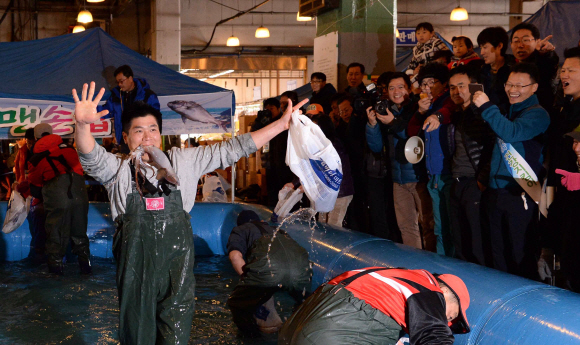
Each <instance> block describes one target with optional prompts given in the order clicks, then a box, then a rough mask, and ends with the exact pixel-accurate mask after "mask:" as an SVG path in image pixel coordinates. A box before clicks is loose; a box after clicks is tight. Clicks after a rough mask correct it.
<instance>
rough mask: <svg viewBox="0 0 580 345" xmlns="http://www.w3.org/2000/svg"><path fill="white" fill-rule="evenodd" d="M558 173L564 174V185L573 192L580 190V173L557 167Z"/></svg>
mask: <svg viewBox="0 0 580 345" xmlns="http://www.w3.org/2000/svg"><path fill="white" fill-rule="evenodd" d="M556 174H560V175H562V186H564V187H566V189H567V190H569V191H571V192H573V191H576V190H580V173H573V172H569V171H566V170H562V169H556Z"/></svg>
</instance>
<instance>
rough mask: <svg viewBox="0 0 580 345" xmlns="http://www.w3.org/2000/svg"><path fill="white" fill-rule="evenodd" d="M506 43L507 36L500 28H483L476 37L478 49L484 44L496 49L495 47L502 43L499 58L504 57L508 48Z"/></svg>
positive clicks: (507, 40)
mask: <svg viewBox="0 0 580 345" xmlns="http://www.w3.org/2000/svg"><path fill="white" fill-rule="evenodd" d="M508 42H509V37H508V34H507V32H506V31H505V29H504V28H502V27H501V26H493V27H489V28H485V29H483V30H482V31H481V32H480V33H479V35H477V44H479V46H480V47H481V46H482V45H484V44H486V43H489V44H491V45H492V46H494V47H495V48H497V46H499V44H500V43H502V44H503V47H501V56H505V54H506V51H507V48H508Z"/></svg>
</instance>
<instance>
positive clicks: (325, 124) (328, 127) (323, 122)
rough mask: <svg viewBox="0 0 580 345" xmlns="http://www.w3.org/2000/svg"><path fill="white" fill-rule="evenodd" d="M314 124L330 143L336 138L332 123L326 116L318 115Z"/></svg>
mask: <svg viewBox="0 0 580 345" xmlns="http://www.w3.org/2000/svg"><path fill="white" fill-rule="evenodd" d="M316 124H317V125H318V127H320V129H321V130H322V133H324V135H325V136H326V138H327V139H328V140H330V141H332V140H334V139H335V138H336V129H335V128H334V123H333V122H332V119H331V118H330V116H328V115H320V116H319V117H318V119H317V120H316Z"/></svg>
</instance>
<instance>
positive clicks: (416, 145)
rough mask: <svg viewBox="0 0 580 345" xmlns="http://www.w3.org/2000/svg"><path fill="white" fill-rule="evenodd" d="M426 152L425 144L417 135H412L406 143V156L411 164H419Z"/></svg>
mask: <svg viewBox="0 0 580 345" xmlns="http://www.w3.org/2000/svg"><path fill="white" fill-rule="evenodd" d="M424 154H425V144H424V143H423V140H422V139H421V138H419V137H417V136H414V137H410V138H409V139H408V140H407V143H406V144H405V158H407V161H408V162H409V163H411V164H417V163H419V162H420V161H421V159H423V155H424Z"/></svg>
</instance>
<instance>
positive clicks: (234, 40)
mask: <svg viewBox="0 0 580 345" xmlns="http://www.w3.org/2000/svg"><path fill="white" fill-rule="evenodd" d="M239 45H240V40H239V39H238V38H237V37H236V36H234V35H232V36H230V38H228V41H227V42H226V46H228V47H237V46H239Z"/></svg>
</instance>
